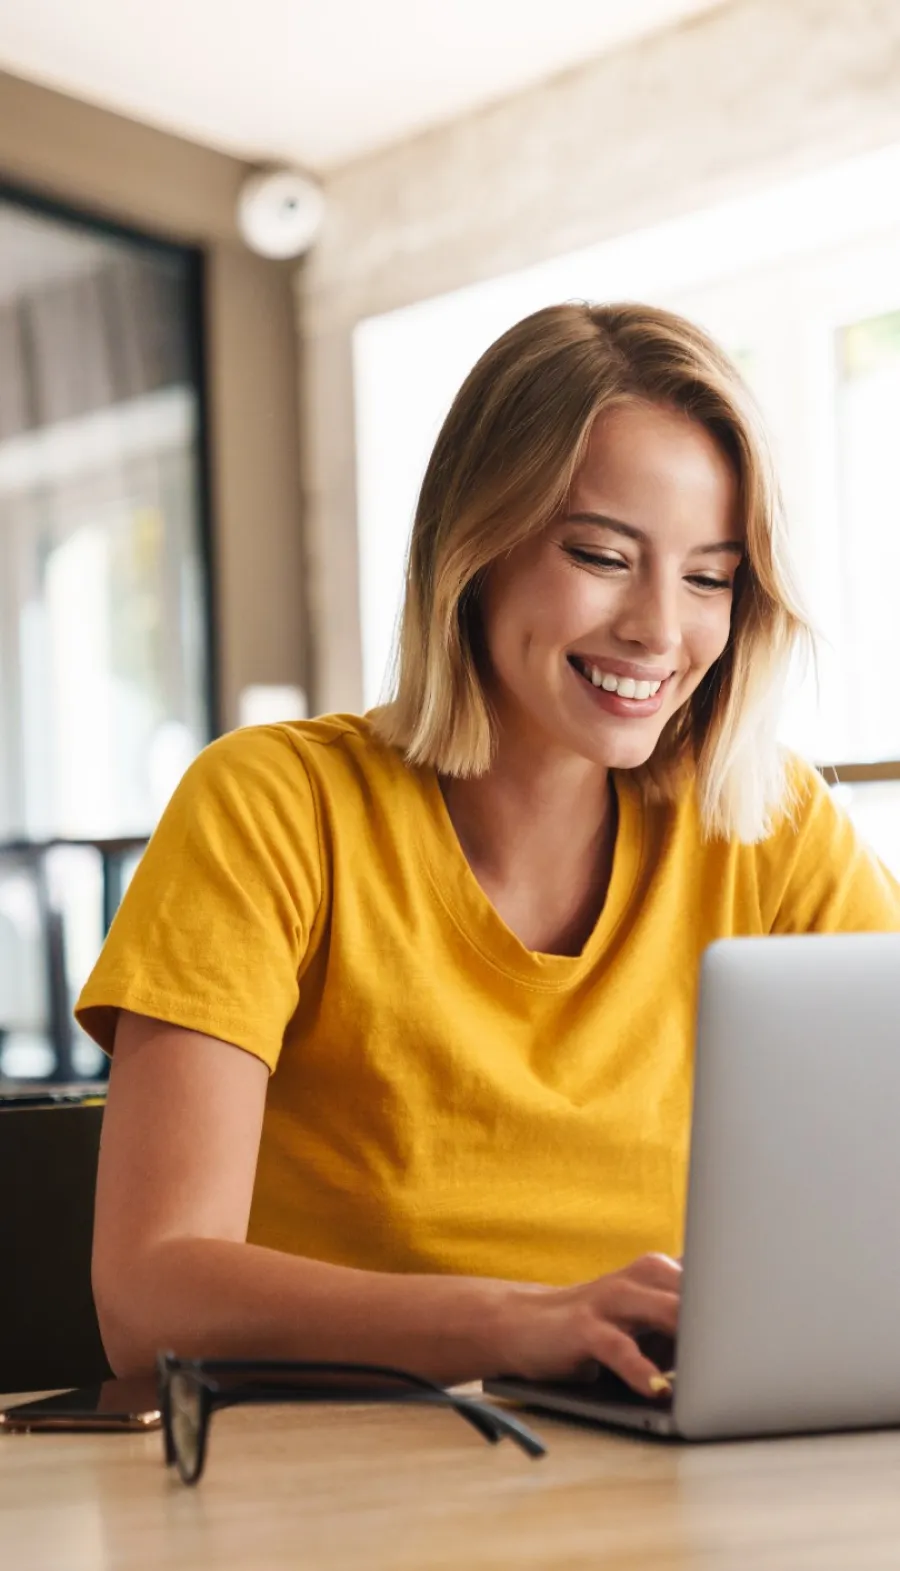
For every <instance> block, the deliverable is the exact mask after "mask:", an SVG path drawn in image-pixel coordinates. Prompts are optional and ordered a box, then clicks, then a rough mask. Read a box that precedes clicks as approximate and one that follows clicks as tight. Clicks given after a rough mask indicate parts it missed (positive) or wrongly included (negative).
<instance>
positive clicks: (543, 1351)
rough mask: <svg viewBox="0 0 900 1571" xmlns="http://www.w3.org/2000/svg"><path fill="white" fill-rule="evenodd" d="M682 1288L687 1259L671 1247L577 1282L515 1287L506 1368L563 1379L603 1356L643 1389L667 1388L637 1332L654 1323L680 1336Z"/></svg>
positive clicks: (647, 1392)
mask: <svg viewBox="0 0 900 1571" xmlns="http://www.w3.org/2000/svg"><path fill="white" fill-rule="evenodd" d="M680 1294H681V1264H680V1262H679V1261H677V1260H673V1259H671V1258H670V1257H669V1256H668V1255H642V1256H641V1258H640V1259H639V1260H635V1261H634V1263H633V1264H632V1265H629V1266H626V1267H625V1268H624V1269H623V1270H621V1271H613V1272H612V1273H611V1274H610V1275H609V1276H601V1277H598V1278H597V1279H596V1281H593V1282H585V1283H583V1284H580V1285H579V1286H578V1287H556V1288H534V1287H524V1286H523V1287H518V1286H516V1287H513V1288H512V1289H511V1292H510V1296H509V1298H508V1300H507V1302H506V1304H505V1306H504V1308H505V1314H504V1346H503V1349H502V1357H503V1373H504V1374H517V1375H520V1376H522V1377H523V1378H524V1379H529V1380H553V1379H562V1378H565V1377H567V1376H571V1375H577V1374H578V1372H579V1371H580V1370H581V1369H583V1368H585V1367H586V1366H587V1367H590V1365H591V1363H592V1362H596V1363H599V1364H604V1365H605V1366H606V1367H607V1368H608V1369H611V1370H613V1372H614V1373H615V1374H617V1375H618V1376H619V1377H620V1378H621V1379H622V1380H624V1381H625V1382H626V1383H627V1384H628V1385H629V1386H631V1387H632V1389H633V1390H635V1391H638V1392H639V1393H640V1394H641V1396H652V1395H657V1394H658V1393H659V1391H660V1390H661V1389H664V1388H662V1387H660V1386H659V1384H658V1381H659V1375H660V1371H659V1368H658V1366H657V1365H656V1364H654V1363H653V1362H652V1361H651V1360H650V1359H649V1358H647V1357H646V1356H645V1354H644V1353H643V1352H642V1351H641V1349H640V1347H639V1346H638V1343H637V1338H638V1336H640V1335H641V1334H642V1333H644V1332H648V1331H656V1332H662V1333H664V1334H665V1335H666V1336H669V1337H672V1338H674V1337H675V1335H676V1332H677V1329H678V1306H679V1300H680ZM653 1380H655V1381H656V1382H657V1384H656V1385H655V1386H653V1385H651V1381H653Z"/></svg>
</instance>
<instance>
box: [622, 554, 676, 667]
mask: <svg viewBox="0 0 900 1571" xmlns="http://www.w3.org/2000/svg"><path fill="white" fill-rule="evenodd" d="M679 586H680V580H679V579H678V576H677V575H675V576H674V577H671V576H670V575H669V574H667V573H665V572H663V571H661V570H657V571H654V572H652V573H648V574H643V573H642V574H635V575H634V576H633V577H632V578H631V579H630V581H629V583H628V588H627V590H626V594H625V597H624V598H623V600H622V601H621V602H620V605H619V614H618V616H617V617H616V621H615V632H616V634H617V636H618V637H619V638H620V639H621V641H622V642H623V643H626V644H632V645H638V646H639V647H640V648H641V649H642V650H644V651H645V652H646V653H647V654H650V655H656V656H657V658H659V659H662V658H663V657H665V656H668V655H672V654H673V653H674V652H675V650H677V649H678V648H679V647H680V645H681V618H680V615H679Z"/></svg>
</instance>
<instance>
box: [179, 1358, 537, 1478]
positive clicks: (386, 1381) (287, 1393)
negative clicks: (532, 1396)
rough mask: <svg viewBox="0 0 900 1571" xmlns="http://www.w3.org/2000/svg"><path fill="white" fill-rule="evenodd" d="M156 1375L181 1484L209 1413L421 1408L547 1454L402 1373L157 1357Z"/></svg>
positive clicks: (194, 1460) (482, 1411)
mask: <svg viewBox="0 0 900 1571" xmlns="http://www.w3.org/2000/svg"><path fill="white" fill-rule="evenodd" d="M156 1370H157V1375H158V1378H159V1406H160V1411H161V1413H162V1421H163V1439H164V1442H165V1450H166V1466H167V1467H172V1466H173V1465H174V1466H175V1467H176V1468H177V1469H178V1474H179V1476H180V1478H181V1479H182V1480H183V1482H184V1483H185V1484H196V1482H197V1480H198V1479H199V1478H200V1475H201V1474H202V1472H203V1467H204V1464H205V1462H206V1448H207V1439H208V1435H209V1422H210V1419H211V1417H212V1415H213V1413H214V1412H215V1410H216V1409H217V1408H221V1407H234V1406H237V1405H238V1404H239V1403H256V1404H263V1403H282V1402H360V1403H362V1402H365V1403H372V1402H424V1403H427V1404H429V1405H431V1404H434V1405H436V1406H438V1407H449V1408H452V1409H453V1411H454V1412H455V1413H458V1414H459V1416H460V1418H464V1419H465V1420H466V1421H467V1423H469V1424H471V1425H472V1428H473V1429H477V1431H478V1433H479V1434H480V1435H482V1436H483V1438H484V1439H485V1440H488V1441H489V1442H490V1443H491V1445H496V1444H497V1442H498V1441H500V1440H503V1439H509V1440H512V1441H514V1443H515V1444H516V1445H517V1446H518V1447H519V1448H520V1450H522V1451H524V1452H525V1454H526V1456H530V1457H534V1458H536V1457H541V1456H544V1455H545V1454H546V1447H545V1446H544V1445H543V1443H542V1442H541V1441H540V1440H539V1439H538V1437H537V1435H535V1434H534V1433H533V1432H532V1431H531V1430H530V1429H528V1428H527V1427H526V1425H525V1424H523V1423H520V1421H519V1420H518V1419H517V1418H512V1417H510V1415H509V1414H508V1413H502V1412H500V1411H499V1410H498V1409H497V1408H493V1407H489V1406H488V1405H487V1403H486V1402H479V1401H477V1400H476V1399H474V1398H473V1397H468V1396H458V1395H457V1394H456V1392H454V1391H447V1390H446V1389H445V1388H444V1387H443V1386H440V1385H436V1384H435V1383H434V1382H433V1381H431V1380H426V1379H425V1378H424V1377H423V1376H421V1375H414V1374H410V1373H409V1371H408V1370H405V1369H390V1368H385V1367H383V1366H382V1365H380V1364H332V1363H297V1362H295V1361H293V1360H280V1359H268V1358H265V1359H254V1360H248V1359H231V1358H178V1357H176V1355H175V1354H174V1353H159V1354H158V1355H157V1360H156Z"/></svg>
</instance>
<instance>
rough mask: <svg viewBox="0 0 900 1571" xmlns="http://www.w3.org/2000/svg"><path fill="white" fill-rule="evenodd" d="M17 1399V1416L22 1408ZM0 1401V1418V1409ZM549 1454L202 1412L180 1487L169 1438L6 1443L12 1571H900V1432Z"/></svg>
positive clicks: (565, 1434)
mask: <svg viewBox="0 0 900 1571" xmlns="http://www.w3.org/2000/svg"><path fill="white" fill-rule="evenodd" d="M15 1400H18V1399H15ZM0 1402H2V1398H0ZM533 1423H534V1427H535V1428H536V1429H537V1430H538V1431H539V1432H540V1433H541V1434H542V1436H543V1437H544V1439H545V1440H546V1441H547V1443H548V1445H549V1447H550V1451H549V1455H548V1456H547V1457H546V1458H545V1459H544V1460H543V1461H539V1462H531V1461H529V1460H528V1458H527V1457H525V1456H523V1455H522V1454H521V1453H520V1452H518V1451H517V1450H515V1449H514V1448H513V1446H511V1445H510V1444H509V1442H504V1443H503V1444H502V1445H500V1446H498V1447H496V1448H495V1447H492V1446H488V1445H486V1444H485V1443H484V1442H483V1441H482V1440H481V1439H480V1438H479V1437H478V1436H477V1435H475V1434H474V1433H473V1432H472V1431H471V1430H470V1429H469V1428H468V1427H467V1426H466V1425H465V1424H464V1423H463V1422H462V1420H461V1419H459V1418H457V1417H456V1416H455V1415H454V1414H453V1413H450V1412H442V1411H431V1410H428V1409H423V1408H418V1409H403V1408H383V1407H382V1408H373V1407H367V1408H338V1407H319V1408H310V1407H297V1408H280V1409H278V1408H270V1409H261V1408H257V1409H244V1410H233V1411H231V1412H222V1413H218V1414H216V1416H215V1418H214V1419H213V1429H212V1434H211V1437H210V1450H209V1457H208V1461H207V1469H206V1473H205V1475H204V1478H203V1480H202V1482H201V1483H200V1484H199V1485H198V1486H197V1488H196V1489H187V1488H185V1487H184V1485H182V1484H181V1483H179V1481H178V1479H177V1478H176V1477H175V1476H174V1475H172V1474H169V1473H168V1472H167V1471H166V1469H165V1468H164V1467H163V1462H162V1436H161V1434H160V1433H159V1432H156V1433H154V1434H149V1435H138V1434H134V1435H131V1434H124V1435H93V1436H91V1435H53V1434H34V1435H3V1436H0V1563H2V1565H3V1566H4V1567H7V1566H8V1567H9V1568H10V1571H13V1568H15V1571H195V1568H196V1571H200V1568H203V1571H207V1568H210V1571H212V1568H215V1571H236V1568H238V1567H239V1568H240V1571H276V1568H277V1571H282V1568H284V1571H288V1568H289V1571H320V1568H323V1571H351V1568H352V1571H436V1568H441V1571H470V1568H473V1567H474V1568H486V1567H490V1568H491V1571H518V1568H520V1567H521V1568H522V1571H534V1568H536V1567H547V1568H552V1571H576V1568H578V1571H581V1568H585V1571H588V1568H590V1571H644V1568H647V1571H751V1568H752V1571H761V1568H764V1571H876V1568H877V1571H897V1567H898V1566H900V1433H875V1434H861V1435H846V1436H830V1437H826V1438H818V1439H808V1440H778V1441H757V1442H754V1443H751V1444H745V1443H740V1444H735V1443H732V1444H728V1445H714V1446H695V1447H686V1446H673V1445H668V1444H662V1443H660V1442H653V1441H650V1440H638V1439H630V1438H627V1437H618V1436H615V1435H612V1434H610V1433H608V1432H604V1431H602V1430H600V1429H593V1428H588V1427H580V1426H575V1425H568V1424H565V1423H562V1422H560V1421H556V1420H553V1419H551V1418H544V1417H541V1418H534V1419H533Z"/></svg>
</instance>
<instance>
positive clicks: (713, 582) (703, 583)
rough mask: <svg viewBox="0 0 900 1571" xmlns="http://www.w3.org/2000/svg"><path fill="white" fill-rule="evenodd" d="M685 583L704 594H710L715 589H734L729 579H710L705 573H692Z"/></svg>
mask: <svg viewBox="0 0 900 1571" xmlns="http://www.w3.org/2000/svg"><path fill="white" fill-rule="evenodd" d="M687 581H688V583H689V584H693V585H694V587H695V588H697V589H702V590H704V592H705V593H706V594H712V593H713V592H714V591H715V590H717V589H731V588H733V587H734V586H733V584H732V581H731V579H730V578H710V577H708V575H707V574H706V573H692V574H691V575H690V577H689V578H688V580H687Z"/></svg>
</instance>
